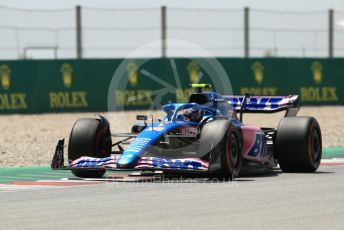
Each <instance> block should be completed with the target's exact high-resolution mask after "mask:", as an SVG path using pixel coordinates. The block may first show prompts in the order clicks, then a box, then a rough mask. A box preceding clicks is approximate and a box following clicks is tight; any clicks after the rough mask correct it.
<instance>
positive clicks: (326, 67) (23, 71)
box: [0, 58, 344, 114]
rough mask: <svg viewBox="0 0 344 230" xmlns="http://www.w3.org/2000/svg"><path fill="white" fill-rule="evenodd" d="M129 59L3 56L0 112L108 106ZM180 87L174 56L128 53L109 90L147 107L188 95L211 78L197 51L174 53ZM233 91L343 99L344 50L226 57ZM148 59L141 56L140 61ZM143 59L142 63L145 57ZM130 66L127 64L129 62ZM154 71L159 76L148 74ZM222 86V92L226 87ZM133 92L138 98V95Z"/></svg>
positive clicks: (320, 101) (306, 100) (312, 101)
mask: <svg viewBox="0 0 344 230" xmlns="http://www.w3.org/2000/svg"><path fill="white" fill-rule="evenodd" d="M122 61H123V60H122V59H95V60H74V59H68V60H23V61H0V113H1V114H11V113H49V112H76V111H107V109H108V107H107V106H108V89H109V85H110V82H111V79H112V77H113V75H114V72H115V71H116V70H117V69H118V67H119V66H120V64H121V62H122ZM174 61H175V63H176V67H177V70H178V77H179V80H180V87H177V85H176V80H175V77H174V75H173V74H174V73H173V69H172V67H171V64H170V63H171V62H170V60H169V59H147V60H145V59H137V60H136V59H135V60H134V59H133V60H125V62H124V64H125V65H122V69H123V68H124V69H123V71H119V72H120V74H119V75H118V74H117V75H116V77H117V78H121V80H122V81H124V82H126V84H124V86H123V87H120V88H117V89H115V91H114V92H113V98H112V96H111V95H112V94H110V100H113V102H114V103H115V104H116V105H120V106H122V108H123V109H145V108H148V107H150V106H151V105H152V103H153V102H154V101H155V99H156V98H155V96H156V94H155V92H157V90H161V89H163V88H164V87H166V86H165V85H164V84H162V82H165V83H168V84H170V85H172V86H173V87H174V88H173V90H172V91H171V88H170V89H169V90H166V92H165V93H163V94H161V95H160V96H161V101H160V102H159V103H160V104H164V103H167V102H169V101H177V102H183V101H185V100H187V98H188V96H189V95H190V93H192V91H190V89H189V85H190V83H196V82H197V80H198V76H199V75H200V73H201V75H202V80H201V81H202V82H205V83H212V79H214V77H215V78H216V77H217V76H212V77H210V76H209V75H208V73H207V70H206V69H204V68H203V66H200V65H199V64H198V62H197V59H194V58H193V59H187V58H176V59H174ZM218 61H219V62H220V63H221V64H222V66H223V68H224V69H225V71H226V72H227V74H228V76H229V77H230V81H231V84H232V88H233V91H234V92H233V93H234V94H243V93H245V92H249V93H253V94H255V95H289V94H299V95H300V97H301V104H302V105H344V58H332V59H327V58H323V59H313V58H304V59H300V58H258V59H253V58H249V59H245V58H219V59H218ZM140 63H141V64H140ZM142 63H143V64H142ZM123 66H124V67H123ZM147 73H151V74H153V75H154V76H156V77H157V78H159V79H160V81H156V80H154V79H153V78H149V77H147ZM220 93H221V92H220ZM130 98H135V100H131V99H130Z"/></svg>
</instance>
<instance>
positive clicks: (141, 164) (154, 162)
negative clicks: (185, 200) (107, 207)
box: [51, 140, 209, 173]
mask: <svg viewBox="0 0 344 230" xmlns="http://www.w3.org/2000/svg"><path fill="white" fill-rule="evenodd" d="M119 157H120V155H119V154H115V155H114V156H113V157H106V158H94V157H88V156H83V157H80V158H78V159H76V160H74V161H72V162H70V163H69V166H65V165H64V140H60V141H59V142H58V144H57V146H56V150H55V154H54V158H53V161H52V163H51V168H52V169H54V170H104V169H105V170H109V171H166V172H168V171H171V172H195V173H202V172H208V169H209V162H207V161H204V160H202V159H199V158H181V159H171V158H168V159H167V158H160V157H148V156H145V157H142V158H140V160H139V161H138V162H137V163H136V164H135V165H134V166H133V167H131V168H119V167H117V161H118V159H119Z"/></svg>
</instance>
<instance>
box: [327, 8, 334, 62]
mask: <svg viewBox="0 0 344 230" xmlns="http://www.w3.org/2000/svg"><path fill="white" fill-rule="evenodd" d="M333 23H334V11H333V9H330V10H329V11H328V56H329V57H330V58H333V43H334V25H333Z"/></svg>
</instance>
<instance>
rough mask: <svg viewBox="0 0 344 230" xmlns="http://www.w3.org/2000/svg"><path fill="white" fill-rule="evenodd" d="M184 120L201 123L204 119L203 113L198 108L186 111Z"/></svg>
mask: <svg viewBox="0 0 344 230" xmlns="http://www.w3.org/2000/svg"><path fill="white" fill-rule="evenodd" d="M183 112H184V113H183V115H184V120H186V121H195V122H199V121H200V120H201V119H202V117H203V111H202V110H201V109H197V108H190V109H184V111H183Z"/></svg>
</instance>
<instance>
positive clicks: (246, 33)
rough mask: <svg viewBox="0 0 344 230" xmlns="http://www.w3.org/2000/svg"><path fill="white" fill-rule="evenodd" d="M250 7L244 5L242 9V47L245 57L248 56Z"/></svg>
mask: <svg viewBox="0 0 344 230" xmlns="http://www.w3.org/2000/svg"><path fill="white" fill-rule="evenodd" d="M249 20H250V9H249V8H248V7H245V9H244V47H245V57H246V58H248V57H249V56H250V22H249Z"/></svg>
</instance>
